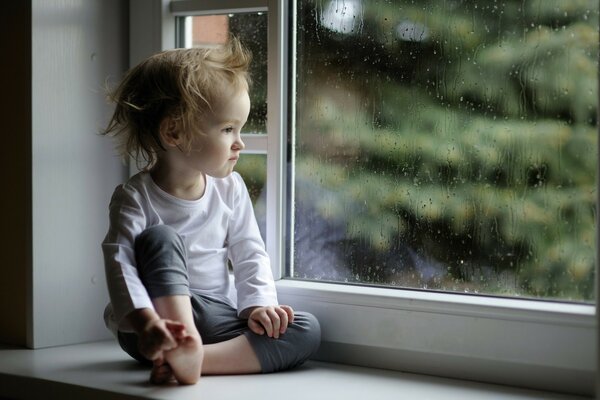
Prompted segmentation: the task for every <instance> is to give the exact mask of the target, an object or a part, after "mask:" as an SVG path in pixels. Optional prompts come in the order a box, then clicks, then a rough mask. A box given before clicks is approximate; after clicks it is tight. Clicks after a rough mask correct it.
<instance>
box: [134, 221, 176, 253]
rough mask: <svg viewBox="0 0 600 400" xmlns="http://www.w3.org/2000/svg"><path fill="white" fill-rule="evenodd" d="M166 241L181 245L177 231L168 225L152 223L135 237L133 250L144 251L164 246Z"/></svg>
mask: <svg viewBox="0 0 600 400" xmlns="http://www.w3.org/2000/svg"><path fill="white" fill-rule="evenodd" d="M167 243H171V244H173V245H176V246H180V245H183V240H182V239H181V236H179V234H178V233H177V231H176V230H175V229H173V228H172V227H170V226H169V225H154V226H151V227H149V228H146V229H145V230H144V231H143V232H142V233H140V234H139V235H138V236H137V237H136V238H135V251H136V253H137V252H138V251H139V252H144V251H147V250H150V249H156V248H157V247H161V246H164V245H165V244H167Z"/></svg>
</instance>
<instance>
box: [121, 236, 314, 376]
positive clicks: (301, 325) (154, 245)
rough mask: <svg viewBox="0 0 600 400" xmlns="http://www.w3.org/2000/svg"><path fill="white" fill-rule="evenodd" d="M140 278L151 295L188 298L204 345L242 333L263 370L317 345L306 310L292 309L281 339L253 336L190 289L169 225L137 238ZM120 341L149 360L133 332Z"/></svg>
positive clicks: (220, 306)
mask: <svg viewBox="0 0 600 400" xmlns="http://www.w3.org/2000/svg"><path fill="white" fill-rule="evenodd" d="M135 254H136V263H137V268H138V271H139V275H140V278H141V280H142V282H143V283H144V286H145V287H146V290H147V291H148V294H149V295H150V297H151V298H156V297H162V296H174V295H187V296H190V297H191V301H192V310H193V314H194V322H195V324H196V328H197V329H198V332H199V333H200V336H201V337H202V342H203V343H205V344H211V343H218V342H222V341H225V340H229V339H233V338H235V337H237V336H239V335H245V336H246V338H247V339H248V341H249V342H250V345H251V346H252V348H253V349H254V352H255V353H256V356H257V357H258V360H259V362H260V365H261V371H262V372H263V373H268V372H275V371H280V370H284V369H289V368H293V367H295V366H297V365H300V364H302V363H303V362H304V361H306V360H307V359H308V358H309V357H311V356H312V355H313V354H314V353H315V352H316V351H317V349H318V347H319V343H320V340H321V329H320V327H319V322H318V321H317V319H316V318H315V317H314V316H313V315H312V314H309V313H303V312H295V313H294V321H293V322H292V323H290V324H289V325H288V328H287V330H286V332H285V333H284V334H283V335H281V336H279V339H273V338H269V337H268V336H266V335H257V334H255V333H253V332H252V331H250V329H249V328H248V323H247V322H248V321H247V320H245V319H241V318H239V317H238V316H237V310H236V309H234V308H233V307H231V306H230V305H228V304H226V303H223V302H221V301H218V300H215V299H212V298H210V297H207V296H202V295H198V294H195V293H191V292H190V290H189V282H188V273H187V266H186V255H185V246H184V244H183V240H182V239H181V237H180V236H179V234H178V233H177V232H176V231H175V230H174V229H173V228H171V227H169V226H167V225H156V226H153V227H150V228H148V229H146V230H145V231H144V232H142V233H141V234H140V235H139V236H138V238H137V239H136V241H135ZM118 338H119V344H120V345H121V347H122V348H123V350H125V351H126V352H127V353H128V354H129V355H131V356H132V357H133V358H135V359H136V360H138V361H140V362H142V363H145V364H151V362H150V361H149V360H147V359H146V358H144V357H143V356H142V355H141V354H140V353H139V350H138V347H137V335H136V334H135V333H125V332H119V335H118Z"/></svg>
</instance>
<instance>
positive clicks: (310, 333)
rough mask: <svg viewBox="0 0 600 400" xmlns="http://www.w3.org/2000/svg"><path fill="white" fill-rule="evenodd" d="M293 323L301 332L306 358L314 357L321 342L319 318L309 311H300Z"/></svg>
mask: <svg viewBox="0 0 600 400" xmlns="http://www.w3.org/2000/svg"><path fill="white" fill-rule="evenodd" d="M293 325H296V326H297V327H298V329H299V331H300V332H301V336H302V344H303V346H302V347H303V349H304V353H305V356H304V358H305V359H308V358H310V357H312V356H313V355H314V354H315V353H316V352H317V350H318V349H319V345H320V344H321V325H320V324H319V320H317V318H316V317H315V316H314V315H312V314H310V313H307V312H298V313H296V315H295V317H294V322H293Z"/></svg>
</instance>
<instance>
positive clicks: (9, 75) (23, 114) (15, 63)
mask: <svg viewBox="0 0 600 400" xmlns="http://www.w3.org/2000/svg"><path fill="white" fill-rule="evenodd" d="M0 48H1V49H2V67H1V68H2V73H1V74H0V87H2V90H3V94H2V96H0V118H1V120H2V142H3V143H2V146H1V147H0V176H1V177H2V186H3V189H2V196H0V210H2V211H3V212H2V220H3V223H2V225H1V228H0V252H1V254H2V262H0V299H1V301H0V315H1V316H2V318H0V343H10V344H16V345H25V343H26V335H27V315H28V314H27V309H28V301H27V299H28V295H27V294H28V284H27V283H28V281H29V276H30V275H29V272H30V271H31V189H30V188H31V2H30V1H9V2H2V3H0Z"/></svg>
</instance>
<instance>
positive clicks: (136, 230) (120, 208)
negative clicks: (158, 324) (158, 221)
mask: <svg viewBox="0 0 600 400" xmlns="http://www.w3.org/2000/svg"><path fill="white" fill-rule="evenodd" d="M145 226H146V218H145V215H144V212H143V209H142V206H141V196H140V195H139V193H137V191H135V190H134V189H131V188H127V187H124V186H123V185H120V186H118V187H117V188H116V189H115V192H114V193H113V196H112V199H111V201H110V206H109V229H108V233H107V234H106V237H105V239H104V241H103V242H102V252H103V255H104V267H105V272H106V282H107V285H108V293H109V296H110V301H111V305H112V309H113V315H114V319H115V322H116V323H117V324H118V326H119V328H121V329H124V330H129V329H130V327H129V326H128V324H127V321H125V320H123V318H124V317H125V316H126V315H127V314H129V313H130V312H131V311H133V310H136V309H140V308H151V309H154V307H153V306H152V301H151V300H150V297H149V296H148V292H147V291H146V288H145V287H144V285H143V284H142V281H141V280H140V278H139V275H138V270H137V267H136V264H135V254H134V249H133V244H134V241H135V238H136V237H137V235H139V234H140V233H141V232H142V231H143V229H144V228H145Z"/></svg>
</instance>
